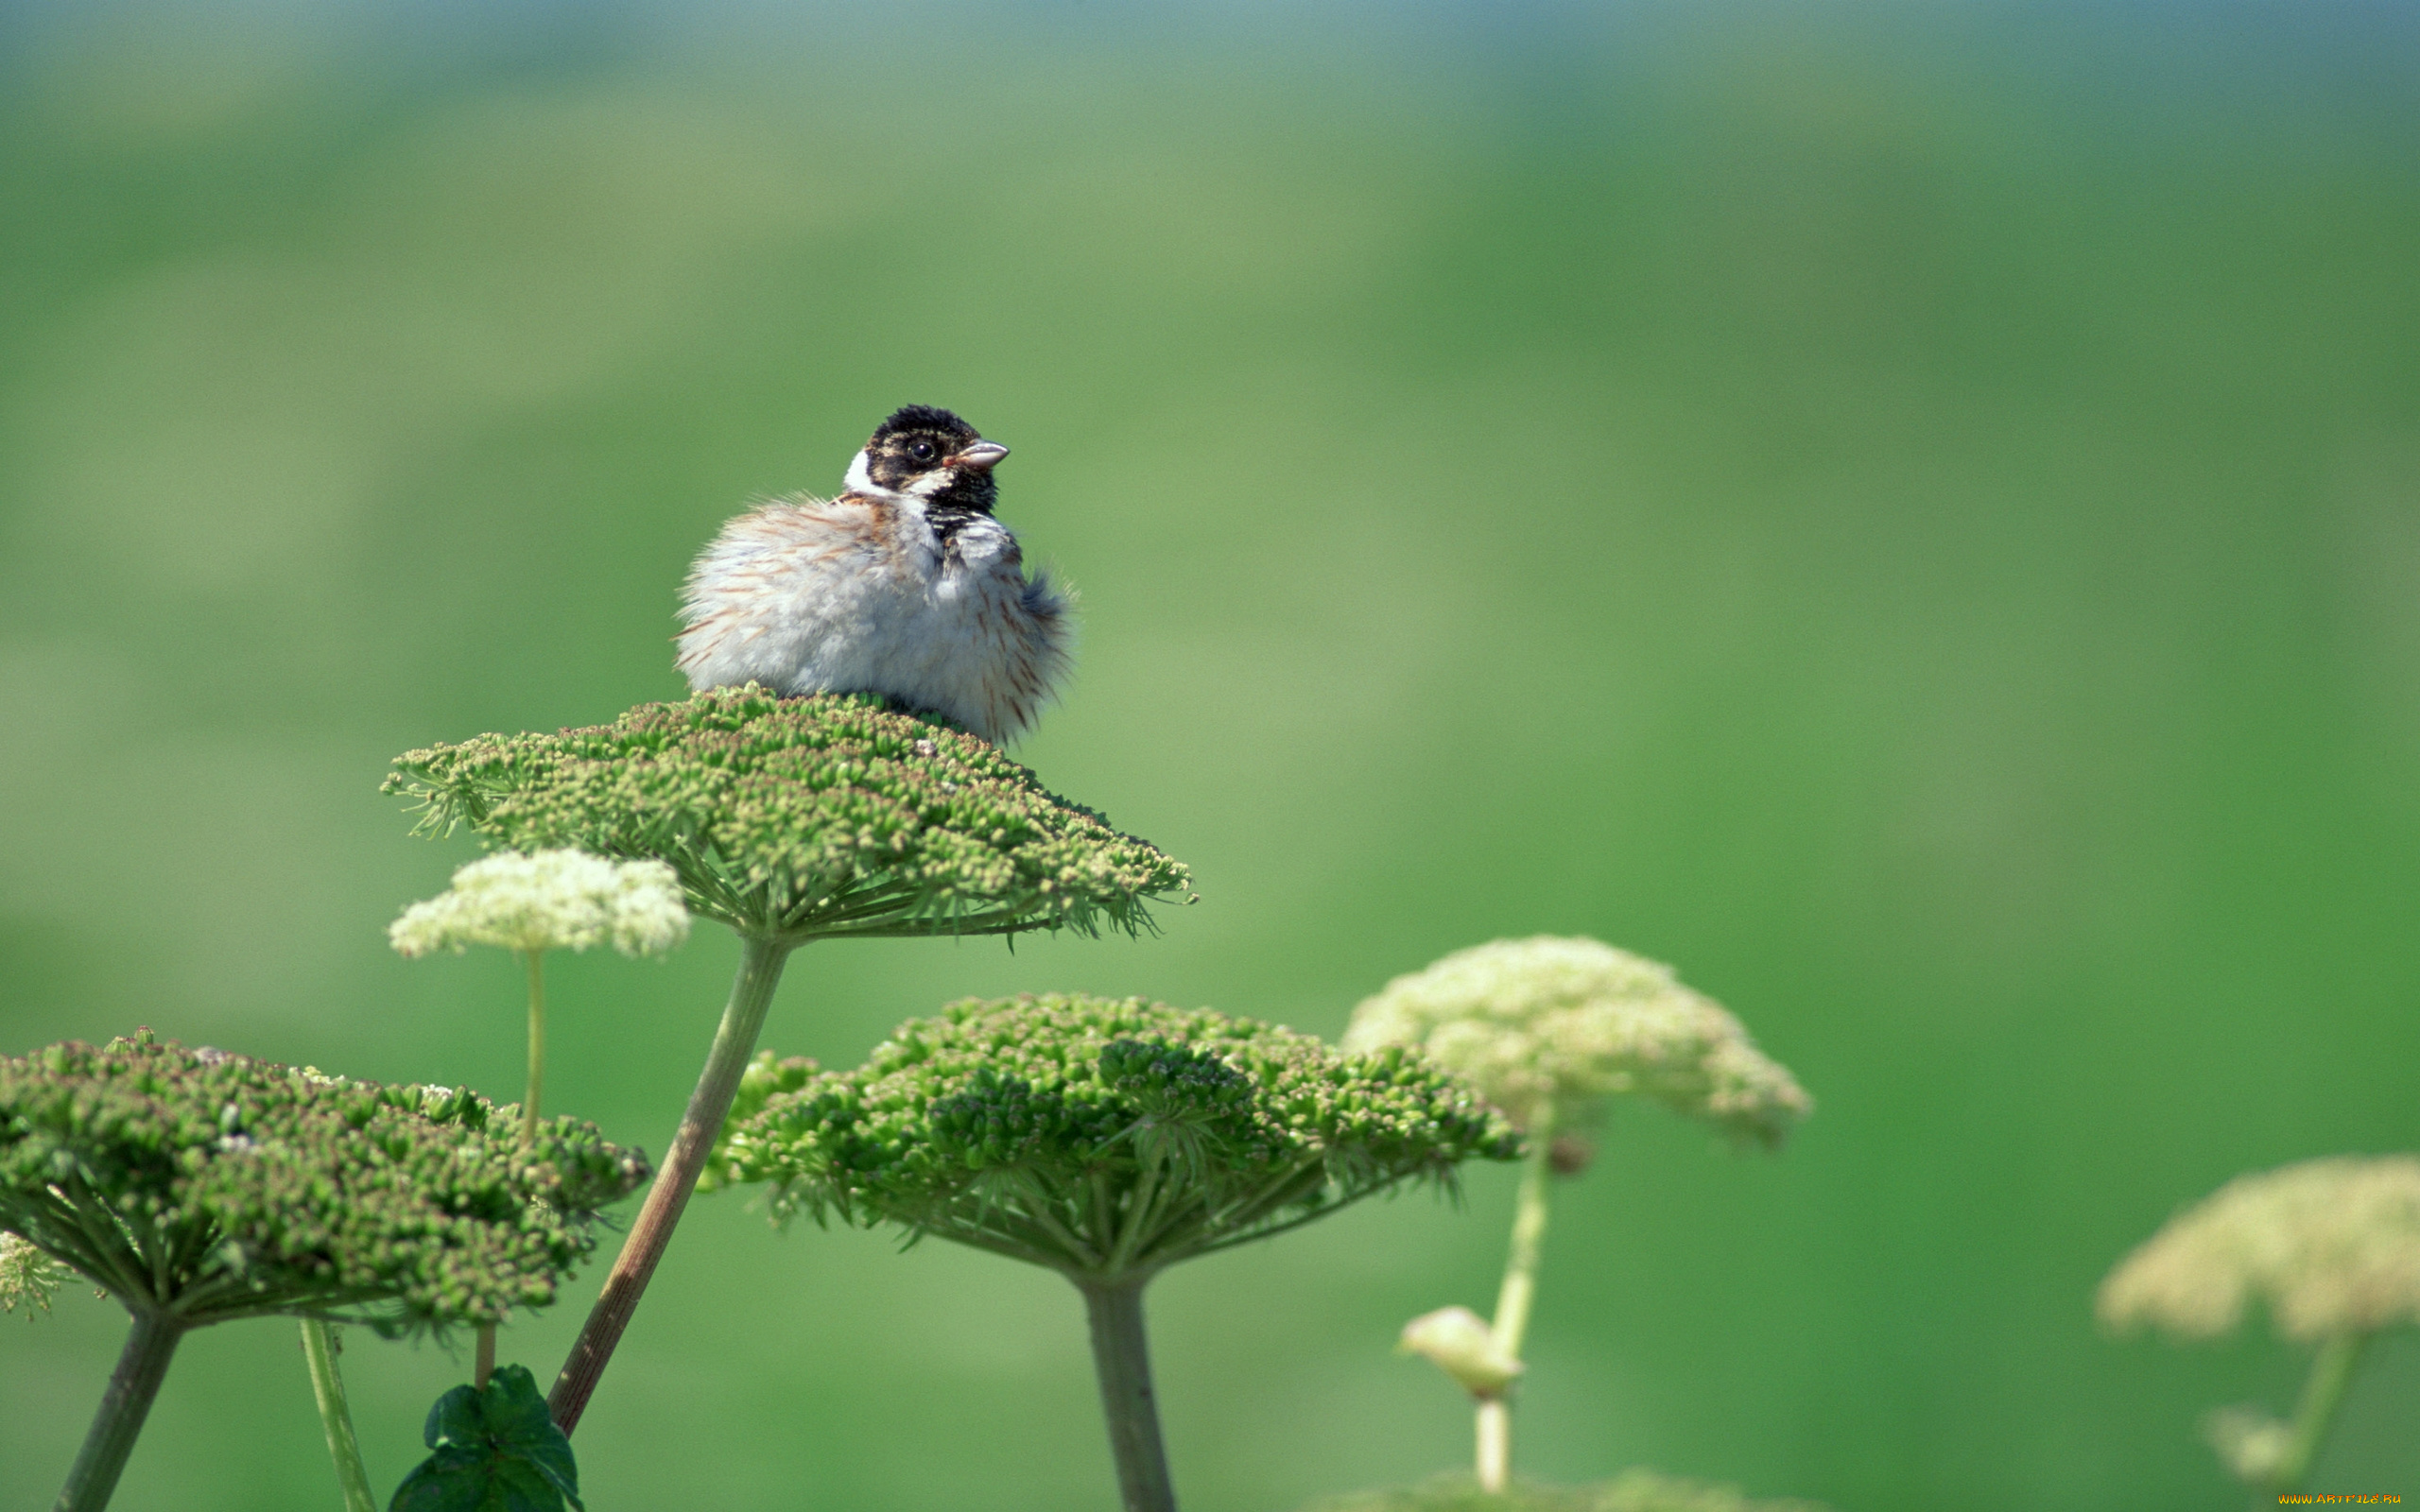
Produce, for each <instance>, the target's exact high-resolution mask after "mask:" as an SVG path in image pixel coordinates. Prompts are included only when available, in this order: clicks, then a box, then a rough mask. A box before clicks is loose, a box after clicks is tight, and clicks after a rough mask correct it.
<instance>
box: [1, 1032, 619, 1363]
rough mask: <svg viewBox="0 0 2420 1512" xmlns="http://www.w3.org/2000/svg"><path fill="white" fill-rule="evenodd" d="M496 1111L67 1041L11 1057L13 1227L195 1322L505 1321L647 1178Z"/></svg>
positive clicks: (4, 1065)
mask: <svg viewBox="0 0 2420 1512" xmlns="http://www.w3.org/2000/svg"><path fill="white" fill-rule="evenodd" d="M494 1111H495V1110H494V1108H493V1107H492V1106H491V1105H490V1104H488V1103H487V1102H486V1101H485V1100H484V1099H482V1098H480V1097H478V1096H477V1095H476V1094H475V1093H473V1092H470V1091H459V1090H454V1089H446V1088H423V1087H417V1086H406V1085H398V1086H380V1085H378V1084H376V1083H372V1082H359V1081H348V1080H344V1079H341V1078H336V1077H328V1076H321V1075H316V1074H306V1073H304V1072H302V1071H301V1070H298V1069H296V1068H294V1067H290V1066H282V1065H277V1064H274V1063H272V1062H268V1061H261V1060H252V1059H250V1058H247V1057H242V1056H233V1055H229V1054H227V1053H225V1052H223V1051H216V1050H187V1049H184V1048H183V1047H182V1046H179V1045H175V1044H171V1043H167V1042H164V1041H160V1040H153V1039H152V1038H151V1037H150V1036H149V1034H148V1033H147V1032H146V1033H143V1034H140V1035H138V1036H137V1037H136V1038H134V1039H132V1040H114V1041H112V1043H110V1044H109V1045H108V1046H106V1047H97V1048H96V1047H95V1046H92V1045H88V1044H82V1043H78V1042H74V1041H70V1042H68V1043H64V1044H57V1045H52V1046H50V1047H49V1048H47V1049H44V1050H39V1051H36V1052H34V1053H33V1054H32V1055H29V1056H26V1057H5V1058H0V1227H4V1228H7V1229H11V1230H14V1231H15V1232H16V1233H18V1234H21V1235H23V1236H24V1237H25V1238H26V1239H29V1240H31V1241H32V1242H33V1243H34V1244H35V1245H37V1246H40V1247H41V1248H42V1249H43V1250H44V1251H46V1252H47V1253H48V1254H49V1255H50V1256H51V1257H52V1258H54V1259H56V1260H58V1261H60V1262H61V1263H65V1264H67V1265H69V1266H70V1267H72V1268H74V1269H76V1270H78V1271H79V1272H81V1273H82V1274H84V1275H85V1276H86V1277H88V1278H90V1279H91V1280H93V1281H94V1283H95V1284H96V1285H98V1286H100V1287H102V1288H103V1289H105V1290H107V1291H109V1292H110V1293H112V1295H114V1296H115V1297H117V1298H118V1299H119V1300H120V1301H121V1302H123V1303H125V1304H126V1305H127V1306H128V1307H129V1308H130V1309H132V1310H135V1311H139V1312H147V1313H152V1314H161V1315H164V1316H172V1317H175V1318H176V1319H177V1320H179V1321H180V1322H181V1323H182V1324H183V1325H185V1326H194V1325H198V1324H201V1323H211V1322H217V1321H221V1320H224V1319H229V1318H237V1317H249V1316H255V1315H259V1314H270V1313H289V1314H305V1315H317V1316H334V1317H354V1318H359V1319H361V1320H363V1321H367V1322H371V1323H372V1324H373V1325H375V1326H379V1327H381V1328H384V1329H389V1330H394V1329H401V1328H409V1327H413V1326H423V1325H432V1324H446V1323H456V1322H490V1321H493V1320H495V1319H498V1318H501V1317H502V1316H503V1315H504V1314H507V1313H509V1312H510V1311H511V1310H513V1309H515V1308H524V1307H543V1306H544V1305H546V1304H547V1303H549V1302H551V1301H553V1300H554V1297H555V1290H556V1287H557V1285H558V1284H559V1283H560V1282H561V1281H562V1280H563V1279H564V1278H565V1277H566V1276H568V1275H569V1274H570V1272H571V1270H572V1269H573V1268H574V1267H575V1266H576V1265H577V1264H578V1263H579V1262H580V1260H581V1259H582V1258H584V1257H585V1256H586V1255H587V1253H588V1251H589V1249H590V1247H591V1246H592V1245H593V1244H594V1240H593V1238H592V1236H591V1234H590V1231H589V1221H590V1219H592V1218H593V1217H594V1215H595V1214H596V1211H597V1210H598V1209H600V1208H602V1207H603V1206H605V1205H606V1204H607V1203H610V1202H613V1201H614V1200H616V1199H618V1198H620V1197H622V1196H624V1195H626V1194H629V1193H630V1192H631V1190H632V1189H634V1188H635V1187H636V1186H637V1185H638V1184H639V1183H640V1182H642V1181H644V1180H645V1179H646V1178H647V1177H648V1164H647V1160H646V1158H645V1157H644V1156H642V1155H640V1154H638V1153H637V1152H636V1151H633V1150H627V1149H621V1148H617V1147H616V1146H614V1145H612V1144H608V1143H605V1141H604V1140H603V1139H602V1138H601V1137H600V1136H599V1135H598V1133H597V1131H596V1128H595V1127H594V1126H593V1125H586V1124H581V1123H577V1122H575V1121H573V1120H570V1119H549V1120H546V1121H544V1122H543V1123H541V1124H540V1125H538V1131H537V1136H536V1138H535V1139H534V1140H533V1141H531V1142H530V1143H528V1144H527V1146H526V1147H525V1146H523V1145H522V1143H520V1140H519V1138H518V1130H517V1129H515V1128H513V1127H512V1126H511V1125H510V1123H509V1122H506V1121H499V1120H496V1119H495V1118H494ZM492 1126H493V1134H491V1132H490V1129H491V1127H492Z"/></svg>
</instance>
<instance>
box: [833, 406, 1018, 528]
mask: <svg viewBox="0 0 2420 1512" xmlns="http://www.w3.org/2000/svg"><path fill="white" fill-rule="evenodd" d="M1006 455H1009V449H1008V448H1007V447H1005V446H1002V445H1001V444H1000V443H999V442H997V441H987V440H985V439H984V438H982V437H981V436H979V435H977V434H976V430H975V427H974V426H972V425H969V424H968V423H966V421H962V420H960V419H959V418H958V417H957V416H956V415H953V414H951V413H950V412H949V411H948V410H946V409H935V408H934V407H933V406H931V405H930V404H909V405H908V406H907V407H906V408H904V409H901V410H899V411H897V412H896V413H894V414H893V415H892V416H891V417H890V419H889V420H887V421H883V422H882V423H881V424H880V425H877V426H875V427H874V432H873V436H872V437H871V438H868V440H867V441H866V448H865V450H864V451H862V452H859V453H858V454H857V459H856V461H855V462H852V463H850V464H849V487H850V488H852V489H855V490H860V491H864V492H883V493H900V494H906V495H908V497H910V498H916V499H922V500H924V501H925V505H926V507H936V506H938V507H943V508H955V509H972V510H974V511H976V512H977V513H978V514H990V513H991V512H992V506H993V504H994V502H995V501H997V499H998V498H999V493H1000V489H999V485H998V484H996V483H994V481H993V480H992V468H993V466H994V464H995V463H997V462H998V461H999V460H1000V458H1002V457H1004V456H1006Z"/></svg>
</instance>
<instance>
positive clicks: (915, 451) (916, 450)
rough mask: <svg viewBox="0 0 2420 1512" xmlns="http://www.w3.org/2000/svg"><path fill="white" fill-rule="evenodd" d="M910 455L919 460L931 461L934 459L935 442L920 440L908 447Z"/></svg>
mask: <svg viewBox="0 0 2420 1512" xmlns="http://www.w3.org/2000/svg"><path fill="white" fill-rule="evenodd" d="M908 455H909V456H912V457H914V458H915V459H916V460H917V461H919V462H929V461H931V460H932V459H933V443H932V442H930V441H918V442H917V443H916V444H915V445H913V446H910V447H909V448H908Z"/></svg>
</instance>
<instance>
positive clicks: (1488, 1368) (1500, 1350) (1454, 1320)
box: [1395, 1307, 1529, 1399]
mask: <svg viewBox="0 0 2420 1512" xmlns="http://www.w3.org/2000/svg"><path fill="white" fill-rule="evenodd" d="M1395 1352H1397V1353H1398V1354H1417V1355H1420V1356H1422V1357H1424V1358H1426V1360H1427V1361H1428V1363H1429V1364H1431V1365H1433V1366H1436V1367H1437V1368H1438V1369H1440V1370H1443V1371H1444V1372H1445V1374H1447V1375H1448V1376H1451V1377H1452V1378H1453V1380H1454V1383H1455V1384H1456V1385H1458V1386H1461V1388H1462V1389H1463V1390H1464V1391H1467V1392H1469V1393H1470V1394H1471V1395H1472V1396H1474V1397H1478V1398H1481V1399H1486V1398H1489V1397H1498V1396H1502V1395H1503V1394H1504V1388H1505V1387H1507V1386H1509V1385H1511V1384H1512V1383H1513V1378H1514V1377H1516V1376H1518V1375H1519V1374H1520V1373H1521V1372H1522V1371H1523V1370H1525V1369H1527V1368H1529V1367H1528V1366H1524V1365H1523V1364H1522V1363H1521V1362H1520V1361H1518V1360H1515V1359H1514V1358H1513V1356H1511V1355H1509V1354H1507V1353H1505V1352H1504V1346H1502V1345H1501V1344H1498V1343H1497V1342H1496V1341H1495V1330H1494V1329H1491V1328H1489V1327H1488V1325H1487V1319H1485V1318H1483V1317H1481V1316H1479V1315H1478V1314H1477V1313H1474V1312H1472V1311H1471V1310H1470V1309H1469V1308H1467V1307H1441V1308H1439V1309H1438V1310H1437V1311H1436V1312H1434V1313H1423V1314H1420V1315H1419V1316H1418V1317H1416V1318H1413V1319H1412V1320H1411V1321H1410V1322H1409V1323H1407V1324H1405V1325H1404V1326H1403V1336H1402V1338H1401V1339H1399V1340H1398V1341H1397V1342H1396V1345H1395Z"/></svg>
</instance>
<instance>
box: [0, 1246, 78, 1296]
mask: <svg viewBox="0 0 2420 1512" xmlns="http://www.w3.org/2000/svg"><path fill="white" fill-rule="evenodd" d="M66 1279H67V1267H66V1266H64V1265H61V1263H59V1262H57V1261H55V1260H53V1259H51V1258H50V1257H49V1256H48V1255H45V1254H43V1252H42V1251H41V1250H39V1249H37V1248H35V1247H34V1246H33V1244H32V1242H31V1241H29V1240H26V1239H20V1238H18V1237H17V1236H16V1235H15V1234H12V1233H0V1313H13V1312H15V1311H16V1310H17V1309H18V1308H19V1307H20V1306H22V1307H24V1308H25V1310H26V1316H27V1317H31V1316H33V1315H34V1310H35V1309H37V1308H39V1309H41V1310H42V1311H43V1312H45V1313H47V1312H49V1311H50V1294H51V1293H53V1292H55V1291H57V1290H59V1283H60V1282H61V1281H63V1280H66Z"/></svg>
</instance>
